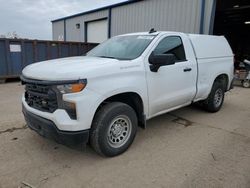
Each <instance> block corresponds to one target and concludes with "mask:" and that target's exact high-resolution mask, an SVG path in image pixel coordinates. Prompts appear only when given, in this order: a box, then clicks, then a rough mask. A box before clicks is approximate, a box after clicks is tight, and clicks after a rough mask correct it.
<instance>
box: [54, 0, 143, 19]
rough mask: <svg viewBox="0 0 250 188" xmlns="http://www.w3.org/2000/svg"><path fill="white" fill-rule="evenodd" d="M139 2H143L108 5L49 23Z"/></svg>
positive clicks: (137, 0)
mask: <svg viewBox="0 0 250 188" xmlns="http://www.w3.org/2000/svg"><path fill="white" fill-rule="evenodd" d="M139 1H144V0H128V1H125V2H121V3H117V4H114V5H109V6H105V7H101V8H97V9H94V10H90V11H86V12H81V13H78V14H74V15H71V16H66V17H63V18H59V19H56V20H52V21H51V22H57V21H62V20H65V19H68V18H74V17H77V16H82V15H85V14H90V13H93V12H97V11H101V10H106V9H111V8H115V7H119V6H122V5H127V4H132V3H136V2H139Z"/></svg>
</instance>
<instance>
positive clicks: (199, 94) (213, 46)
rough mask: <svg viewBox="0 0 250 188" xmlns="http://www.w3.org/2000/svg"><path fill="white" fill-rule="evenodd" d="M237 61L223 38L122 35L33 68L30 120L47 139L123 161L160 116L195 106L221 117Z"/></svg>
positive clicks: (26, 108) (28, 79) (27, 81)
mask: <svg viewBox="0 0 250 188" xmlns="http://www.w3.org/2000/svg"><path fill="white" fill-rule="evenodd" d="M233 61H234V57H233V53H232V50H231V48H230V46H229V44H228V42H227V40H226V39H225V38H224V37H223V36H208V35H196V34H185V33H179V32H156V31H155V32H154V31H153V32H143V33H132V34H125V35H120V36H115V37H113V38H111V39H109V40H107V41H105V42H103V43H102V44H100V45H98V46H97V47H95V48H94V49H92V50H91V51H90V52H88V53H87V54H86V55H84V56H79V57H69V58H62V59H54V60H49V61H44V62H38V63H35V64H32V65H29V66H27V67H25V68H24V70H23V71H22V75H21V80H22V83H23V84H24V85H25V92H24V94H23V97H22V106H23V114H24V117H25V119H26V122H27V125H28V126H29V127H30V128H31V129H32V130H35V131H36V132H37V133H39V134H40V135H42V136H44V137H49V138H53V139H55V140H57V141H58V142H60V143H63V144H66V143H74V144H75V143H89V144H90V145H91V146H92V148H93V149H94V150H95V151H96V152H97V153H99V154H101V155H103V156H108V157H111V156H116V155H119V154H121V153H123V152H124V151H126V150H127V149H128V148H129V146H130V145H131V144H132V142H133V140H134V138H135V135H136V131H137V127H138V126H141V127H145V126H146V121H147V120H149V119H151V118H153V117H155V116H158V115H161V114H164V113H167V112H170V111H173V110H176V109H178V108H181V107H184V106H187V105H190V104H192V103H195V102H199V103H200V104H201V105H202V106H203V107H204V108H205V109H206V110H207V111H209V112H217V111H219V110H220V108H221V107H222V104H223V101H224V93H225V92H227V91H228V90H230V89H231V86H232V80H233V71H234V68H233Z"/></svg>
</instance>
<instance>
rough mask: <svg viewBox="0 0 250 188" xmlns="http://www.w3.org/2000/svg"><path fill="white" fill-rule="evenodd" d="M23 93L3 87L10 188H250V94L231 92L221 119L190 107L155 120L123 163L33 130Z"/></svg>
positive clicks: (5, 176) (3, 149)
mask: <svg viewBox="0 0 250 188" xmlns="http://www.w3.org/2000/svg"><path fill="white" fill-rule="evenodd" d="M22 92H23V87H22V86H21V85H20V83H17V82H14V83H8V84H2V85H0V106H1V108H0V187H2V188H5V187H11V188H12V187H67V188H68V187H108V188H110V187H185V188H186V187H202V188H203V187H250V89H243V88H241V87H236V88H235V89H234V90H233V91H231V92H229V93H227V95H226V99H225V103H224V106H223V108H222V110H221V111H220V112H218V113H215V114H211V113H207V112H205V111H202V110H201V109H199V108H197V107H186V108H183V109H180V110H177V111H174V112H171V113H169V114H165V115H162V116H160V117H157V118H154V119H152V120H150V121H149V122H148V125H147V129H146V130H142V129H139V131H138V134H137V137H136V139H135V141H134V143H133V144H132V146H131V147H130V149H129V150H128V151H127V152H126V153H124V154H122V155H120V156H118V157H115V158H103V157H100V156H98V155H97V154H96V153H95V152H93V151H92V150H91V148H90V147H89V146H87V147H82V148H81V147H79V148H69V147H66V146H63V145H59V144H57V143H55V142H54V141H51V140H47V139H44V138H42V137H40V136H39V135H37V134H36V133H35V132H33V131H31V130H29V129H28V128H26V126H25V122H24V119H23V116H22V113H21V103H20V98H21V94H22ZM25 184H26V185H25Z"/></svg>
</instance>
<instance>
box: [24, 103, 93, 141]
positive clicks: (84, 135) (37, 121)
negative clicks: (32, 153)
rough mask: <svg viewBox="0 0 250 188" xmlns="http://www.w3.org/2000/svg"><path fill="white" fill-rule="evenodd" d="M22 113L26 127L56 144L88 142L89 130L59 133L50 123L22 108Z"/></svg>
mask: <svg viewBox="0 0 250 188" xmlns="http://www.w3.org/2000/svg"><path fill="white" fill-rule="evenodd" d="M22 111H23V114H24V117H25V120H26V122H27V125H28V127H29V128H30V129H32V130H34V131H36V132H37V133H38V134H39V135H41V136H43V137H46V138H50V139H54V140H56V141H57V142H58V143H62V144H66V145H72V144H79V143H87V142H88V140H89V130H84V131H61V130H59V129H58V128H57V127H56V125H55V124H54V123H53V122H52V121H50V120H48V119H45V118H42V117H40V116H37V115H35V114H33V113H31V112H29V111H27V110H26V109H25V107H24V106H23V108H22Z"/></svg>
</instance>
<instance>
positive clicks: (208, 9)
mask: <svg viewBox="0 0 250 188" xmlns="http://www.w3.org/2000/svg"><path fill="white" fill-rule="evenodd" d="M214 1H216V0H206V4H205V16H204V33H205V34H209V27H210V21H211V15H212V8H213V3H214Z"/></svg>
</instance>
